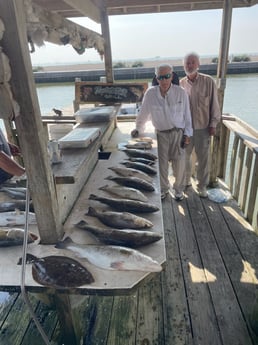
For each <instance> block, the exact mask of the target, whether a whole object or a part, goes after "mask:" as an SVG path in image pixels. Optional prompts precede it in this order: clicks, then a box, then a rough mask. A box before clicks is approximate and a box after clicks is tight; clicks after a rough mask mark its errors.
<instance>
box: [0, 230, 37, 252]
mask: <svg viewBox="0 0 258 345" xmlns="http://www.w3.org/2000/svg"><path fill="white" fill-rule="evenodd" d="M23 239H24V230H23V229H20V228H4V227H3V228H0V247H10V246H19V245H22V244H23ZM37 239H38V236H37V235H36V234H34V233H32V232H29V233H28V243H32V242H34V241H36V240H37Z"/></svg>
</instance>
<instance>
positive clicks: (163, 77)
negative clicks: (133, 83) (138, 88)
mask: <svg viewBox="0 0 258 345" xmlns="http://www.w3.org/2000/svg"><path fill="white" fill-rule="evenodd" d="M171 77H172V74H171V73H168V74H164V75H159V76H158V77H156V78H157V79H158V80H164V79H169V78H171Z"/></svg>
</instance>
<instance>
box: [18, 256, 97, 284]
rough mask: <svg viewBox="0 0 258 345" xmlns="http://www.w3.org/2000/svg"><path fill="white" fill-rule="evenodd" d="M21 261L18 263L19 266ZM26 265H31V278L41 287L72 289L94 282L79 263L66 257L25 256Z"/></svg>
mask: <svg viewBox="0 0 258 345" xmlns="http://www.w3.org/2000/svg"><path fill="white" fill-rule="evenodd" d="M21 263H22V259H21V258H20V259H19V261H18V265H21ZM26 263H27V264H32V277H33V279H34V280H35V281H36V282H37V283H38V284H41V285H44V286H50V287H54V288H57V289H58V288H73V287H77V286H81V285H85V284H91V283H93V282H94V278H93V276H92V274H91V273H90V272H89V271H88V270H87V268H86V267H84V266H82V264H81V263H80V262H78V261H77V260H74V259H72V258H69V257H67V256H58V255H50V256H46V257H43V258H38V257H36V256H34V255H32V254H27V255H26Z"/></svg>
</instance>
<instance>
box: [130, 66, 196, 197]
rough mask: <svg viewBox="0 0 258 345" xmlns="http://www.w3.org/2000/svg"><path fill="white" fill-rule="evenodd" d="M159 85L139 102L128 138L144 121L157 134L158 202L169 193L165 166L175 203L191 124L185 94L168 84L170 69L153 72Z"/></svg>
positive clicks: (179, 193) (182, 183) (181, 187)
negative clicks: (159, 189)
mask: <svg viewBox="0 0 258 345" xmlns="http://www.w3.org/2000/svg"><path fill="white" fill-rule="evenodd" d="M156 78H157V80H158V83H159V85H157V86H152V87H150V88H149V89H148V90H147V91H146V93H145V95H144V98H143V102H142V105H141V109H140V112H139V114H138V116H137V118H136V128H135V129H134V130H133V131H132V132H131V135H132V137H136V136H138V135H142V134H143V133H144V129H145V123H146V122H147V121H148V120H151V121H152V124H153V126H154V128H155V130H156V133H157V141H158V156H159V169H160V186H161V198H162V199H163V198H165V197H166V195H167V194H168V192H169V186H170V185H169V180H168V164H169V161H171V163H172V169H173V174H174V177H175V183H174V185H173V188H174V191H175V195H174V196H175V199H176V200H178V201H180V200H183V198H184V193H183V191H184V188H185V150H184V147H185V146H186V145H187V144H188V142H189V137H190V136H192V133H193V130H192V121H191V114H190V108H189V100H188V96H187V94H186V92H185V91H184V90H183V89H182V88H181V87H180V86H178V85H173V84H172V78H173V67H172V66H171V65H169V64H164V65H160V66H158V67H157V69H156Z"/></svg>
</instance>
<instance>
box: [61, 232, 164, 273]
mask: <svg viewBox="0 0 258 345" xmlns="http://www.w3.org/2000/svg"><path fill="white" fill-rule="evenodd" d="M55 247H56V248H58V249H67V250H70V251H71V252H72V253H74V255H76V256H77V257H79V258H81V259H86V260H88V261H89V262H90V263H91V264H93V265H95V266H97V267H99V268H102V269H108V270H118V271H143V272H160V271H161V270H162V267H161V265H160V264H159V263H158V262H157V261H155V260H153V259H152V258H151V257H150V256H147V255H145V254H143V253H141V252H140V251H138V250H136V249H131V248H127V247H122V246H111V245H105V246H102V245H94V244H90V245H89V244H88V245H87V244H84V245H83V244H77V243H74V242H73V241H72V240H71V239H70V238H69V237H67V238H66V239H65V240H64V241H62V242H58V243H57V244H56V246H55Z"/></svg>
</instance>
